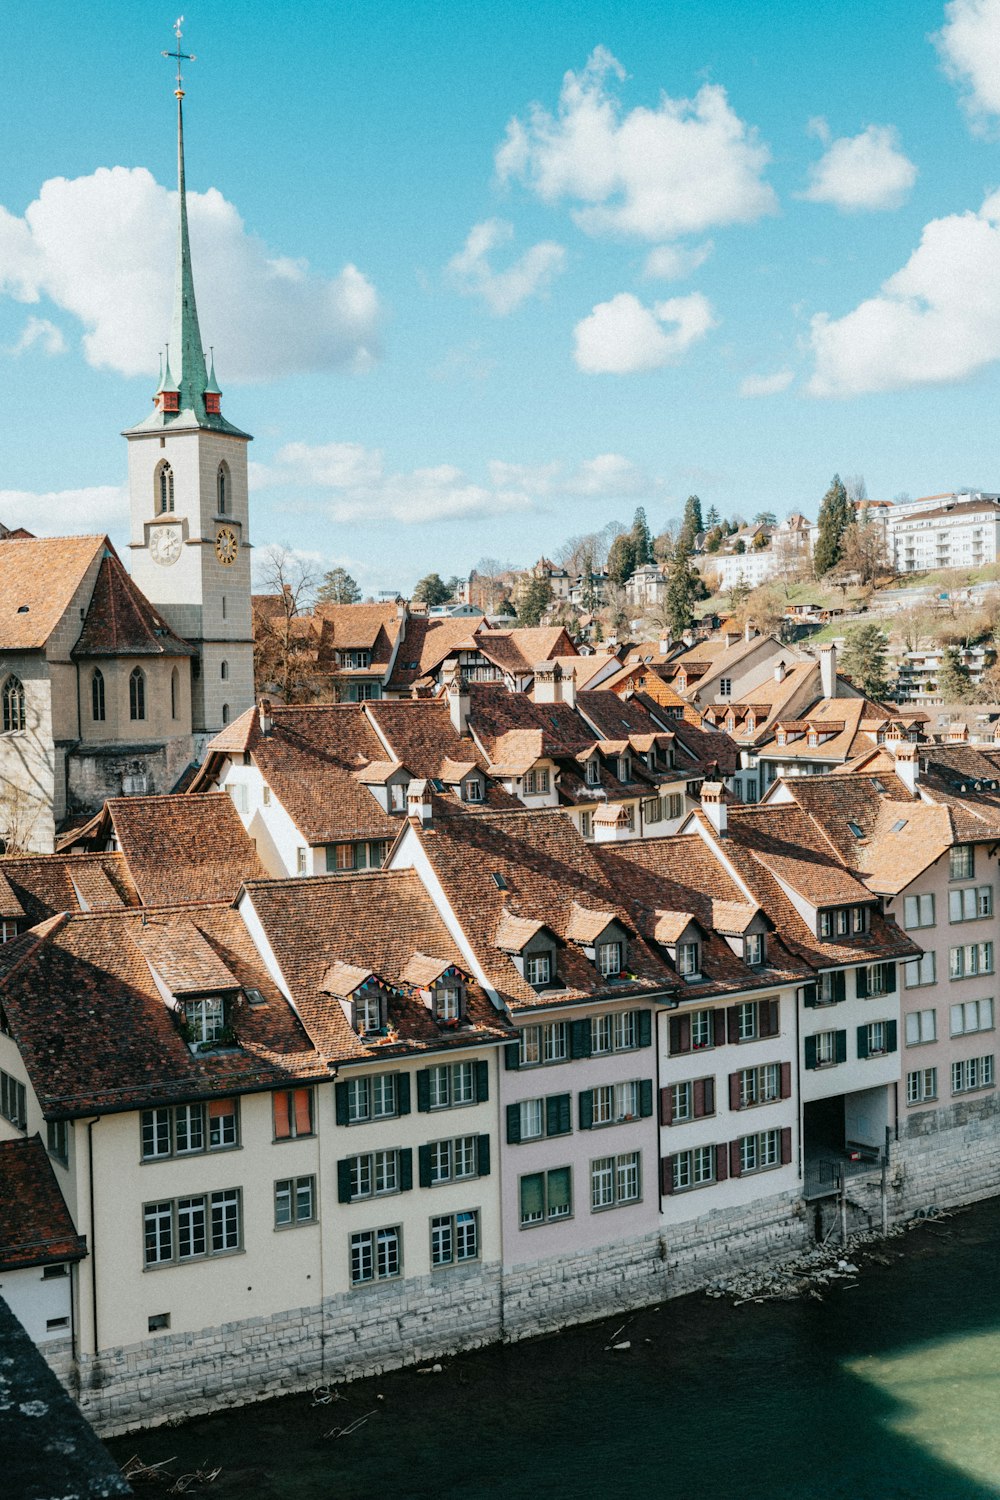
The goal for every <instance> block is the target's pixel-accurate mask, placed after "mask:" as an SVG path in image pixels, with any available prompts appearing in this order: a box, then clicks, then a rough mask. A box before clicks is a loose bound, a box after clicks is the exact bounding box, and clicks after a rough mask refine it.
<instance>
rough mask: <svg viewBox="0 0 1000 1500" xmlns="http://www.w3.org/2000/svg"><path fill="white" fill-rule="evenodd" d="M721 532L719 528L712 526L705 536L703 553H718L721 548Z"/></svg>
mask: <svg viewBox="0 0 1000 1500" xmlns="http://www.w3.org/2000/svg"><path fill="white" fill-rule="evenodd" d="M723 535H724V533H723V530H722V527H721V526H713V527H712V529H711V531H709V532H708V533H707V534H706V536H705V551H706V552H718V550H719V548H720V547H721V546H722V538H723Z"/></svg>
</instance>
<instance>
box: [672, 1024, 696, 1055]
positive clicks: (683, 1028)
mask: <svg viewBox="0 0 1000 1500" xmlns="http://www.w3.org/2000/svg"><path fill="white" fill-rule="evenodd" d="M690 1051H691V1017H690V1016H671V1017H670V1054H671V1056H672V1057H676V1056H677V1055H678V1053H681V1052H690Z"/></svg>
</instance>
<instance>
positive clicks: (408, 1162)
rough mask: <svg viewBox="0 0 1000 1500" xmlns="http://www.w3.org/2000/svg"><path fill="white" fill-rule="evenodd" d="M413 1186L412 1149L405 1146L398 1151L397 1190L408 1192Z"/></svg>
mask: <svg viewBox="0 0 1000 1500" xmlns="http://www.w3.org/2000/svg"><path fill="white" fill-rule="evenodd" d="M412 1186H413V1151H412V1149H411V1147H409V1146H406V1147H405V1148H404V1149H403V1150H402V1151H400V1153H399V1191H400V1192H401V1193H408V1192H409V1191H410V1189H411V1188H412Z"/></svg>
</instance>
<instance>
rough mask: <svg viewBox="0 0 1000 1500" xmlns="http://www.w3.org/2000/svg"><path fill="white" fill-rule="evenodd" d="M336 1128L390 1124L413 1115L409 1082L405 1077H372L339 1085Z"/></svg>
mask: <svg viewBox="0 0 1000 1500" xmlns="http://www.w3.org/2000/svg"><path fill="white" fill-rule="evenodd" d="M336 1098H337V1124H338V1125H359V1124H361V1123H362V1122H363V1121H365V1120H390V1119H393V1118H394V1117H395V1116H396V1115H397V1114H399V1115H406V1114H409V1112H410V1080H409V1077H408V1075H407V1074H405V1073H399V1074H397V1073H369V1074H367V1075H366V1076H364V1077H361V1078H351V1079H349V1080H348V1082H347V1083H338V1084H337V1085H336Z"/></svg>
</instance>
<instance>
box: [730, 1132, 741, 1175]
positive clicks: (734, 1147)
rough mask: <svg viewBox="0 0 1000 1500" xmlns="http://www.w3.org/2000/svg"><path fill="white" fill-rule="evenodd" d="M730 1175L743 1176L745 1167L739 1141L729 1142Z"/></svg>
mask: <svg viewBox="0 0 1000 1500" xmlns="http://www.w3.org/2000/svg"><path fill="white" fill-rule="evenodd" d="M729 1175H730V1177H742V1176H743V1167H742V1165H741V1163H740V1143H739V1141H730V1142H729Z"/></svg>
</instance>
